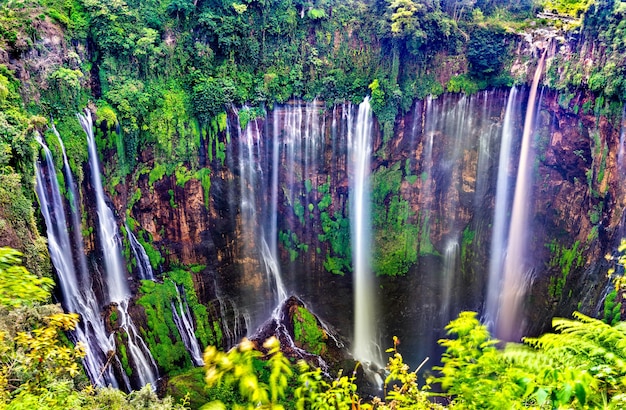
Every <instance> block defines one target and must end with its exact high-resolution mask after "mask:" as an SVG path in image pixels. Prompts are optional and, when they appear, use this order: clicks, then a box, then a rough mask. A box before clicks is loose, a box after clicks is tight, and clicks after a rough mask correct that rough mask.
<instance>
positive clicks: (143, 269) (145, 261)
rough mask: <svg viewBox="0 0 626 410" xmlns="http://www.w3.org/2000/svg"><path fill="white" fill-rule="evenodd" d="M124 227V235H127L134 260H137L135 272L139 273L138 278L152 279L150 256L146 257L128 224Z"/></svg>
mask: <svg viewBox="0 0 626 410" xmlns="http://www.w3.org/2000/svg"><path fill="white" fill-rule="evenodd" d="M124 228H125V229H126V235H127V236H128V242H129V243H130V249H131V251H132V252H133V256H134V257H135V261H136V262H137V272H138V273H139V278H140V279H145V280H154V271H153V270H152V265H151V264H150V258H148V254H147V253H146V250H145V249H144V247H143V246H142V245H141V244H140V243H139V241H138V240H137V237H136V236H135V235H134V234H133V231H131V230H130V228H129V227H128V224H124Z"/></svg>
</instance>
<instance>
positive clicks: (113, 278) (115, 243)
mask: <svg viewBox="0 0 626 410" xmlns="http://www.w3.org/2000/svg"><path fill="white" fill-rule="evenodd" d="M77 116H78V120H79V122H80V125H81V126H82V127H83V130H84V131H85V133H86V134H87V144H88V149H89V165H90V167H91V178H92V183H93V190H94V192H95V195H96V212H97V214H98V228H99V229H98V234H99V237H100V245H101V246H102V253H103V256H104V268H105V274H106V276H107V277H106V284H107V290H108V300H109V301H110V302H119V301H122V300H124V299H126V298H128V297H130V290H129V288H128V279H127V278H126V275H125V274H124V264H123V262H122V251H121V242H120V238H119V235H118V229H117V222H116V221H115V217H114V216H113V212H112V211H111V209H110V208H109V206H108V205H107V204H106V202H105V200H104V190H103V188H102V180H101V178H100V165H99V161H98V152H97V150H96V142H95V138H94V136H93V129H92V121H91V111H89V110H85V114H84V115H83V114H77Z"/></svg>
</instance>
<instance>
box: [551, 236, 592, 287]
mask: <svg viewBox="0 0 626 410" xmlns="http://www.w3.org/2000/svg"><path fill="white" fill-rule="evenodd" d="M579 246H580V242H579V241H576V242H574V244H573V245H572V247H571V248H566V247H564V246H562V245H560V244H559V243H558V242H557V241H556V240H553V241H552V242H550V243H549V244H547V245H546V247H547V248H548V249H550V252H551V254H552V256H551V258H550V262H549V264H548V265H549V266H550V267H551V268H558V269H559V270H560V275H558V276H553V277H551V278H550V284H549V287H548V291H549V294H550V296H552V297H553V298H560V297H561V296H562V293H563V288H564V287H565V283H566V281H567V277H568V275H569V273H570V271H571V270H572V269H575V268H580V267H581V266H583V263H584V260H583V253H582V250H581V249H579Z"/></svg>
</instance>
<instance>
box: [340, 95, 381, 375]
mask: <svg viewBox="0 0 626 410" xmlns="http://www.w3.org/2000/svg"><path fill="white" fill-rule="evenodd" d="M371 134H372V112H371V108H370V103H369V97H365V99H364V100H363V102H362V103H361V104H360V105H359V112H358V116H357V120H356V123H355V124H354V131H352V129H350V131H349V132H348V151H349V157H350V164H349V166H350V172H349V175H350V178H349V179H350V196H351V198H350V203H351V206H350V225H351V233H352V237H351V242H352V262H353V271H354V315H355V319H354V340H353V346H352V354H353V356H354V358H355V359H356V360H359V361H362V362H364V363H370V364H374V365H376V366H378V367H382V359H381V358H380V353H379V352H378V343H377V340H376V329H375V321H376V309H375V305H376V302H375V300H376V298H375V292H374V278H373V277H372V271H371V261H370V257H371V227H370V224H371V212H370V202H371V201H370V192H369V191H370V188H369V184H370V180H369V176H370V160H371V155H372V143H371V137H372V136H371Z"/></svg>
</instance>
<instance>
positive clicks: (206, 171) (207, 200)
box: [195, 168, 211, 209]
mask: <svg viewBox="0 0 626 410" xmlns="http://www.w3.org/2000/svg"><path fill="white" fill-rule="evenodd" d="M195 177H196V178H197V179H199V180H200V185H202V192H203V193H204V207H205V208H206V209H209V205H210V204H211V195H210V194H211V169H210V168H201V169H199V170H198V171H197V172H196V175H195Z"/></svg>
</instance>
